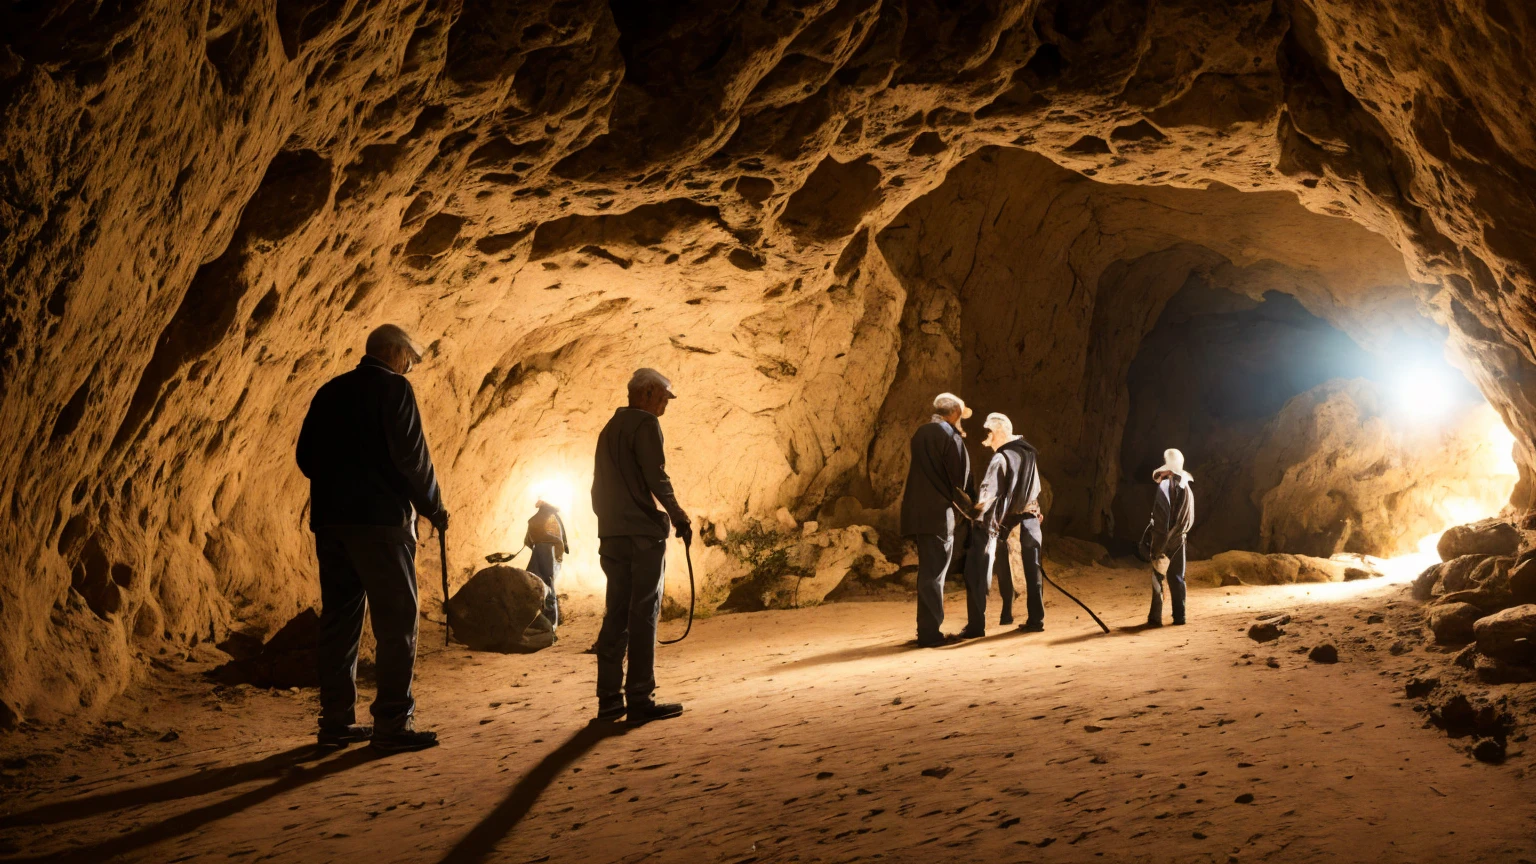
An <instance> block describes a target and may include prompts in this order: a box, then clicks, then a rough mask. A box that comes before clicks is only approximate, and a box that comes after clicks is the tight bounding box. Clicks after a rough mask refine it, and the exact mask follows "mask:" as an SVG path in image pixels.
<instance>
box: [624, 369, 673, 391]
mask: <svg viewBox="0 0 1536 864" xmlns="http://www.w3.org/2000/svg"><path fill="white" fill-rule="evenodd" d="M651 387H660V388H661V389H663V390H665V391H667V392H668V393H671V392H672V382H671V381H669V380H667V376H665V375H663V374H661V373H660V372H657V371H656V370H655V369H649V368H641V369H636V370H635V374H633V375H631V376H629V392H630V394H631V395H633V394H635V393H643V392H645V391H646V390H647V389H649V388H651Z"/></svg>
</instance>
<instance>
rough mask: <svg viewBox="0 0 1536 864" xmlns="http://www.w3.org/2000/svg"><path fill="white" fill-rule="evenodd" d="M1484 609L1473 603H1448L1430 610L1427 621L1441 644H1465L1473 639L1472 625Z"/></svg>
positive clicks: (1481, 615)
mask: <svg viewBox="0 0 1536 864" xmlns="http://www.w3.org/2000/svg"><path fill="white" fill-rule="evenodd" d="M1481 617H1483V610H1481V609H1479V608H1477V607H1476V606H1473V605H1472V604H1471V603H1446V604H1443V605H1440V606H1435V607H1433V608H1431V609H1430V610H1429V615H1428V618H1427V623H1428V625H1429V629H1430V631H1431V632H1432V633H1434V634H1435V641H1436V642H1437V643H1439V644H1441V645H1465V644H1466V643H1468V642H1471V641H1472V639H1473V632H1472V625H1473V624H1475V623H1477V619H1479V618H1481Z"/></svg>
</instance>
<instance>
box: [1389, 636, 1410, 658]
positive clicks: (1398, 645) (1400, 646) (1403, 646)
mask: <svg viewBox="0 0 1536 864" xmlns="http://www.w3.org/2000/svg"><path fill="white" fill-rule="evenodd" d="M1408 650H1409V649H1408V643H1406V642H1404V641H1403V640H1401V639H1398V640H1397V641H1395V642H1393V643H1392V644H1391V646H1390V647H1388V648H1387V653H1388V654H1391V655H1392V656H1393V657H1397V656H1398V655H1401V654H1406V653H1408Z"/></svg>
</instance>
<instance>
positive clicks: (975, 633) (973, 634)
mask: <svg viewBox="0 0 1536 864" xmlns="http://www.w3.org/2000/svg"><path fill="white" fill-rule="evenodd" d="M985 635H987V631H986V629H985V628H982V629H977V630H972V629H971V628H969V627H967V628H965V629H964V630H961V631H960V632H959V633H956V634H955V639H956V641H959V640H961V639H980V638H981V637H983V636H985Z"/></svg>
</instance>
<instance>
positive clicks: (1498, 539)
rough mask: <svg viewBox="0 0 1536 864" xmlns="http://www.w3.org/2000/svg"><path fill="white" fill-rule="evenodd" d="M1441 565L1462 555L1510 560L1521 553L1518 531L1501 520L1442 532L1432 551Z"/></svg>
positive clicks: (1477, 523)
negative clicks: (1436, 554) (1437, 554)
mask: <svg viewBox="0 0 1536 864" xmlns="http://www.w3.org/2000/svg"><path fill="white" fill-rule="evenodd" d="M1435 549H1436V551H1437V552H1439V553H1440V560H1441V561H1449V560H1451V559H1452V558H1459V557H1461V556H1462V555H1498V556H1506V557H1507V556H1511V555H1514V554H1515V553H1516V552H1519V551H1520V531H1519V530H1518V529H1517V528H1515V526H1513V525H1511V524H1509V523H1508V522H1505V521H1503V520H1500V519H1485V520H1483V521H1481V522H1473V523H1471V524H1468V525H1455V526H1452V527H1450V528H1447V529H1445V533H1443V534H1441V535H1440V542H1439V544H1438V545H1437V546H1436V547H1435Z"/></svg>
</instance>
